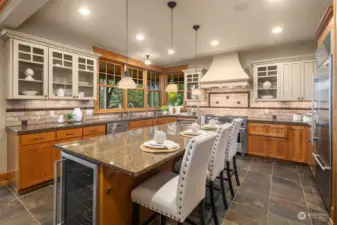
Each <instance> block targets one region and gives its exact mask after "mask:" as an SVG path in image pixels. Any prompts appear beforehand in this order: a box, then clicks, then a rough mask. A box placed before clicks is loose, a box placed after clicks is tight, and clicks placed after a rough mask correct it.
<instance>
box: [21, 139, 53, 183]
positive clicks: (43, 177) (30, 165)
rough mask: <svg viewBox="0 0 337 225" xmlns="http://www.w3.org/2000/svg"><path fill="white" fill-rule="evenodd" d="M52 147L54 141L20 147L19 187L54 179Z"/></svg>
mask: <svg viewBox="0 0 337 225" xmlns="http://www.w3.org/2000/svg"><path fill="white" fill-rule="evenodd" d="M52 148H53V144H52V143H45V144H37V145H30V146H25V147H21V148H20V149H19V174H18V175H19V179H18V187H19V189H24V188H27V187H30V186H33V185H36V184H39V183H41V182H44V181H48V180H50V179H52V177H53V173H52V167H51V165H52Z"/></svg>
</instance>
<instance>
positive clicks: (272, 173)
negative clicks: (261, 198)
mask: <svg viewBox="0 0 337 225" xmlns="http://www.w3.org/2000/svg"><path fill="white" fill-rule="evenodd" d="M274 164H275V161H274V160H273V167H272V169H271V178H270V190H269V202H268V213H267V222H266V224H267V225H268V220H269V214H270V199H271V191H272V187H273V175H274Z"/></svg>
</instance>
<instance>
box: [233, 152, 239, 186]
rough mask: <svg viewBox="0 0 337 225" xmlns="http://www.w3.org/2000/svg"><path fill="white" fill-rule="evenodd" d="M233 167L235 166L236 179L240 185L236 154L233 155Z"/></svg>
mask: <svg viewBox="0 0 337 225" xmlns="http://www.w3.org/2000/svg"><path fill="white" fill-rule="evenodd" d="M233 168H234V174H235V179H236V184H237V185H238V186H240V180H239V174H238V168H237V166H236V156H234V157H233Z"/></svg>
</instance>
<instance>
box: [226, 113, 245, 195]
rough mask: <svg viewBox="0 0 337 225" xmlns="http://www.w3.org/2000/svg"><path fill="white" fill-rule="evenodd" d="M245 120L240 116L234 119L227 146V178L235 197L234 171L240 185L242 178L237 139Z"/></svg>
mask: <svg viewBox="0 0 337 225" xmlns="http://www.w3.org/2000/svg"><path fill="white" fill-rule="evenodd" d="M242 122H243V120H242V119H240V118H236V119H234V120H233V121H232V130H231V131H230V133H229V140H228V143H227V148H226V158H225V160H226V172H227V179H225V180H227V181H228V185H229V190H230V192H231V195H232V197H234V189H233V184H232V179H231V178H232V175H233V173H231V172H232V171H233V172H234V175H235V179H236V184H237V185H238V186H240V180H239V175H238V170H237V166H236V149H237V139H238V135H239V132H240V127H241V124H242ZM231 162H233V170H231V168H230V163H231Z"/></svg>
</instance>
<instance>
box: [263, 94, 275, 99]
mask: <svg viewBox="0 0 337 225" xmlns="http://www.w3.org/2000/svg"><path fill="white" fill-rule="evenodd" d="M261 98H262V99H274V96H272V95H262V96H261Z"/></svg>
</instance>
